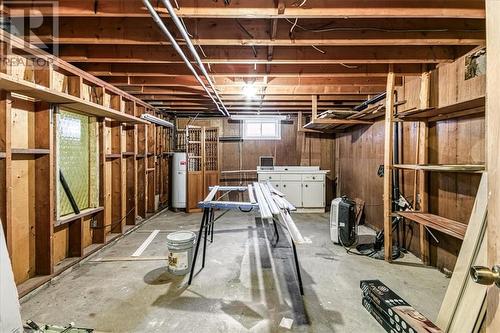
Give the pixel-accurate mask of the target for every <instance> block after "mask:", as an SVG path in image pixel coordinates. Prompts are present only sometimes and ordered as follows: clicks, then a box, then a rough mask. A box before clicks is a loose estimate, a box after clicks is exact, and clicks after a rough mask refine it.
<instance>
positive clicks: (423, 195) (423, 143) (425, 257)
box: [417, 65, 430, 265]
mask: <svg viewBox="0 0 500 333" xmlns="http://www.w3.org/2000/svg"><path fill="white" fill-rule="evenodd" d="M422 69H423V72H422V77H421V80H420V109H422V110H425V109H427V108H429V106H430V72H428V71H427V66H425V65H424V66H423V67H422ZM418 135H419V139H418V141H419V145H418V147H417V149H418V161H417V163H418V164H427V162H428V136H429V128H428V125H427V122H426V121H422V122H420V123H419V133H418ZM418 178H419V179H418V180H419V181H418V193H419V210H420V211H421V212H427V211H428V209H429V207H428V192H427V173H426V171H424V170H420V171H418ZM419 234H420V238H419V240H420V258H421V259H422V262H423V263H424V264H426V265H428V264H430V258H429V251H430V250H429V237H428V234H427V229H426V228H425V226H424V225H423V224H419Z"/></svg>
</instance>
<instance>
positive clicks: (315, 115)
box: [311, 95, 318, 121]
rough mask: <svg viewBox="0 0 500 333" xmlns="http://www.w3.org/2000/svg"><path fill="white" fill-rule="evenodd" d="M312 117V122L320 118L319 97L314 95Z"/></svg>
mask: <svg viewBox="0 0 500 333" xmlns="http://www.w3.org/2000/svg"><path fill="white" fill-rule="evenodd" d="M311 111H312V116H311V121H314V120H315V119H317V118H318V95H312V110H311Z"/></svg>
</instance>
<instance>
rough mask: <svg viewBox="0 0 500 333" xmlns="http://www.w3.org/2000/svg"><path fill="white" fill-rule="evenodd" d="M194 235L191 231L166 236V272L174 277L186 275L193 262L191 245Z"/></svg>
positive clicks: (194, 238) (193, 241)
mask: <svg viewBox="0 0 500 333" xmlns="http://www.w3.org/2000/svg"><path fill="white" fill-rule="evenodd" d="M195 240H196V234H195V233H194V232H191V231H176V232H173V233H171V234H168V235H167V246H168V251H169V254H168V271H169V272H170V273H172V274H174V275H185V274H187V273H188V272H189V271H190V269H191V265H192V262H193V245H194V243H195Z"/></svg>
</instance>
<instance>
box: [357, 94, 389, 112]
mask: <svg viewBox="0 0 500 333" xmlns="http://www.w3.org/2000/svg"><path fill="white" fill-rule="evenodd" d="M386 95H387V93H385V92H384V93H381V94H380V95H377V96H375V97H373V98H370V99H369V100H367V101H364V102H363V103H361V104H359V105H358V106H355V107H354V108H353V110H354V111H362V110H364V109H366V108H367V107H368V105H370V104H372V103H377V102H380V101H381V100H383V99H384V98H385V96H386Z"/></svg>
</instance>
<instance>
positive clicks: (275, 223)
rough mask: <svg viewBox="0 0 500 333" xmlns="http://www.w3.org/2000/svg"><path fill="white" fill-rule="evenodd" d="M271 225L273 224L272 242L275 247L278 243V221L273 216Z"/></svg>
mask: <svg viewBox="0 0 500 333" xmlns="http://www.w3.org/2000/svg"><path fill="white" fill-rule="evenodd" d="M273 225H274V232H275V234H276V242H275V243H274V247H276V245H278V242H279V241H280V234H279V232H278V222H277V221H276V219H274V218H273Z"/></svg>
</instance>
